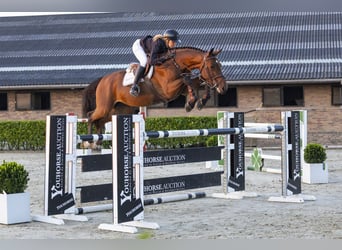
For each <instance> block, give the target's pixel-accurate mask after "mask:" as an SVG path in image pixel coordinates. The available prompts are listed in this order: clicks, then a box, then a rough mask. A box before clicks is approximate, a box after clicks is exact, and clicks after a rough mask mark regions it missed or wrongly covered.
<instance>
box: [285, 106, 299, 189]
mask: <svg viewBox="0 0 342 250" xmlns="http://www.w3.org/2000/svg"><path fill="white" fill-rule="evenodd" d="M299 116H300V113H299V111H291V113H290V119H288V122H289V123H290V124H289V128H290V133H289V136H288V138H289V140H290V141H289V143H288V144H291V150H290V152H289V157H290V158H289V160H288V164H289V167H288V183H287V190H288V193H290V194H300V193H301V191H302V190H301V176H300V174H301V154H300V153H301V147H300V117H299Z"/></svg>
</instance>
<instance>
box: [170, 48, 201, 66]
mask: <svg viewBox="0 0 342 250" xmlns="http://www.w3.org/2000/svg"><path fill="white" fill-rule="evenodd" d="M203 57H204V53H203V52H202V51H200V50H195V49H180V50H179V51H177V50H176V57H175V60H176V62H177V64H179V65H180V66H181V67H182V65H183V66H184V68H185V69H190V70H192V69H196V68H200V66H201V64H202V62H203Z"/></svg>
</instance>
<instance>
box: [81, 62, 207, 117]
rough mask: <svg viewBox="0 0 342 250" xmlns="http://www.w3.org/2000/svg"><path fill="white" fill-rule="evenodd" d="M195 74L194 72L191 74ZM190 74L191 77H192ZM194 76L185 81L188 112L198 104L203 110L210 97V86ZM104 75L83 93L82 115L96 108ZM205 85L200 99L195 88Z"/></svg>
mask: <svg viewBox="0 0 342 250" xmlns="http://www.w3.org/2000/svg"><path fill="white" fill-rule="evenodd" d="M133 67H135V68H138V63H135V64H134V65H133ZM191 75H193V74H191ZM191 75H190V77H191ZM193 77H194V78H192V79H188V80H187V81H186V82H185V83H186V84H187V87H186V88H185V89H184V91H183V93H182V95H184V96H188V98H187V100H188V101H187V102H186V103H185V110H186V112H190V111H191V110H193V109H194V107H195V106H196V107H197V109H198V110H201V109H202V108H203V107H204V106H205V105H206V103H207V102H208V100H209V99H210V88H209V87H208V85H206V83H205V82H203V80H202V79H201V78H200V77H198V76H197V75H194V76H193ZM101 79H102V77H100V78H98V79H96V80H95V81H93V82H91V83H90V84H89V85H88V86H87V87H86V88H85V89H84V90H83V94H82V117H84V118H85V117H89V115H90V114H91V113H92V112H93V111H94V110H95V108H96V88H97V85H98V84H99V82H100V80H101ZM203 85H204V86H205V92H204V94H203V95H202V97H201V98H199V99H198V97H197V96H196V93H195V90H198V89H200V88H201V87H202V86H203ZM196 104H197V105H196ZM138 112H139V108H136V110H135V112H134V113H138Z"/></svg>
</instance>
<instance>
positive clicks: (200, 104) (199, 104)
mask: <svg viewBox="0 0 342 250" xmlns="http://www.w3.org/2000/svg"><path fill="white" fill-rule="evenodd" d="M209 99H210V88H209V87H208V86H206V87H205V93H204V95H203V96H202V98H200V99H199V101H198V102H197V109H198V110H201V109H202V108H203V107H204V106H205V104H206V103H207V101H208V100H209Z"/></svg>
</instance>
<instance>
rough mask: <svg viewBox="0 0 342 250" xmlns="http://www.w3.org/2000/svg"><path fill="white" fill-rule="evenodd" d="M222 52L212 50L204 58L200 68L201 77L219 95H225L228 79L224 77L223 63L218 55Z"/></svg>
mask: <svg viewBox="0 0 342 250" xmlns="http://www.w3.org/2000/svg"><path fill="white" fill-rule="evenodd" d="M221 51H222V49H220V50H214V48H212V49H211V50H210V51H208V52H207V53H206V54H205V55H204V57H203V61H202V64H201V66H200V77H201V80H202V81H203V82H205V83H206V84H207V85H208V86H209V87H210V88H215V89H216V90H217V92H218V93H219V94H224V93H225V92H226V91H227V90H226V79H225V78H224V76H223V73H222V68H221V63H220V62H219V60H218V59H217V57H216V56H217V55H218V54H219V53H220V52H221Z"/></svg>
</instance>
